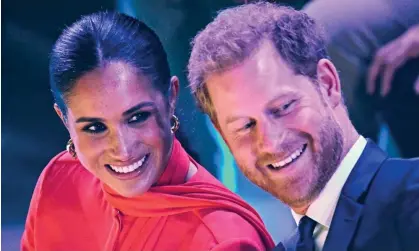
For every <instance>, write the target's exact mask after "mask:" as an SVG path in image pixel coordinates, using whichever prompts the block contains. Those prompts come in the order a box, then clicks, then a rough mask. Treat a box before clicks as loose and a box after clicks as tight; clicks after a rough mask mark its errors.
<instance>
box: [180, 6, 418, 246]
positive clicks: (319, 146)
mask: <svg viewBox="0 0 419 251" xmlns="http://www.w3.org/2000/svg"><path fill="white" fill-rule="evenodd" d="M188 68H189V69H188V70H189V81H190V86H191V89H192V92H193V93H194V95H195V97H196V99H197V101H198V104H199V105H200V107H201V108H202V110H203V111H204V112H206V113H207V114H208V115H209V116H210V118H211V120H212V121H213V123H214V125H215V127H216V128H217V129H218V131H219V132H220V133H221V135H222V136H223V138H224V140H225V142H226V143H227V145H228V146H229V148H230V150H231V152H232V153H233V155H234V157H235V159H236V161H237V163H238V166H239V167H240V169H241V170H242V171H243V173H244V174H245V175H246V176H247V177H248V178H249V179H250V180H251V181H252V182H254V183H255V184H257V185H258V186H259V187H261V188H263V189H264V190H266V191H268V192H269V193H271V194H273V195H274V196H275V197H277V198H278V199H280V200H281V201H283V202H284V203H286V204H287V205H289V206H290V207H291V209H292V213H293V216H294V218H295V220H296V223H297V225H298V231H296V232H295V233H294V234H293V235H292V236H291V237H290V238H289V239H287V240H284V241H283V242H282V243H280V244H278V246H277V248H278V250H285V249H286V250H301V251H302V250H311V251H312V250H326V251H340V250H417V248H418V247H419V238H417V237H418V236H419V199H418V198H419V159H416V160H414V159H412V160H401V159H397V160H396V159H389V158H388V157H387V155H386V154H385V153H384V152H382V151H381V150H380V149H379V148H378V147H377V146H376V145H375V144H374V143H373V142H371V141H369V140H366V139H365V138H364V137H362V136H361V135H359V134H358V132H357V131H356V130H355V128H354V126H353V125H352V123H351V121H350V119H349V117H348V113H347V110H346V107H345V104H344V100H343V97H342V93H341V83H340V80H339V75H338V73H337V71H336V68H335V66H334V65H333V63H332V62H331V61H330V60H329V57H328V55H327V52H326V48H325V41H324V37H323V34H322V30H321V29H320V28H319V27H317V26H316V24H315V22H314V21H313V19H311V18H310V17H308V16H307V15H306V14H304V13H302V12H299V11H296V10H293V9H291V8H286V7H280V6H278V5H274V4H270V3H256V4H247V5H243V6H240V7H236V8H231V9H227V10H224V11H222V12H220V13H219V14H218V16H217V17H216V18H215V20H214V21H213V22H212V23H210V24H209V25H208V26H207V27H206V28H205V29H204V30H203V31H202V32H200V33H199V34H198V35H197V36H196V37H195V39H194V41H193V48H192V54H191V58H190V61H189V66H188ZM384 188H385V189H384ZM278 227H281V226H278Z"/></svg>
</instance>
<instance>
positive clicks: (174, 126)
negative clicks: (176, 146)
mask: <svg viewBox="0 0 419 251" xmlns="http://www.w3.org/2000/svg"><path fill="white" fill-rule="evenodd" d="M172 119H173V121H174V124H173V125H172V127H171V128H170V129H171V131H172V133H175V132H176V131H177V129H179V125H180V122H179V119H178V118H177V117H176V116H175V115H172Z"/></svg>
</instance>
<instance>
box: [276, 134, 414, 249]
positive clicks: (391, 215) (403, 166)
mask: <svg viewBox="0 0 419 251" xmlns="http://www.w3.org/2000/svg"><path fill="white" fill-rule="evenodd" d="M296 241H297V240H296V238H290V239H288V240H286V241H284V245H285V246H286V247H288V248H286V250H292V248H291V249H289V247H290V246H294V243H296ZM275 250H284V249H283V248H279V247H278V246H277V247H276V249H275ZM345 250H351V251H352V250H353V251H361V250H362V251H396V250H397V251H399V250H400V251H401V250H405V251H419V158H418V159H409V160H407V159H395V158H389V157H388V156H387V154H386V153H384V152H383V151H382V150H381V149H380V148H379V147H378V146H377V145H375V144H374V143H373V142H372V141H370V140H368V143H367V145H366V147H365V149H364V151H363V152H362V154H361V157H360V158H359V160H358V161H357V163H356V164H355V167H354V168H353V170H352V172H351V174H350V175H349V177H348V180H347V181H346V183H345V185H344V187H343V189H342V192H341V195H340V197H339V201H338V204H337V206H336V210H335V213H334V215H333V218H332V223H331V226H330V229H329V233H328V235H327V238H326V242H325V244H324V247H323V251H345Z"/></svg>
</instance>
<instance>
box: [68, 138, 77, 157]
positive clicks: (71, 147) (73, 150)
mask: <svg viewBox="0 0 419 251" xmlns="http://www.w3.org/2000/svg"><path fill="white" fill-rule="evenodd" d="M66 149H67V152H69V153H70V155H71V157H73V158H77V153H76V147H75V146H74V143H73V140H72V139H69V140H68V142H67V146H66Z"/></svg>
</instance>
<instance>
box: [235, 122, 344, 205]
mask: <svg viewBox="0 0 419 251" xmlns="http://www.w3.org/2000/svg"><path fill="white" fill-rule="evenodd" d="M319 144H320V147H319V149H317V151H316V152H314V151H313V149H314V145H313V142H312V140H311V142H309V144H308V145H307V149H306V151H308V150H310V149H311V150H312V153H313V154H312V156H313V159H312V163H313V169H312V170H309V171H310V174H311V175H307V176H306V177H307V180H306V182H307V183H308V186H304V187H295V185H294V184H296V183H300V182H301V181H298V180H297V179H298V178H299V177H293V178H294V179H287V180H283V179H281V180H280V181H278V180H274V179H269V178H267V177H266V176H264V175H258V176H259V178H258V177H256V176H255V175H254V172H253V171H251V170H254V168H241V170H243V173H244V175H245V176H246V177H247V178H248V179H249V180H250V181H252V182H253V183H255V184H256V185H257V186H259V187H261V188H262V189H264V190H265V191H267V192H268V193H270V194H272V195H273V196H275V197H276V198H278V199H279V200H281V201H282V202H283V203H284V204H287V205H289V206H291V207H300V206H302V205H307V204H310V203H311V202H312V201H313V200H314V199H316V198H317V196H318V195H319V194H320V192H321V191H322V190H323V188H324V187H325V185H326V184H327V182H328V181H329V180H330V178H331V177H332V175H333V174H334V172H335V171H336V169H337V167H338V165H339V163H340V161H341V158H342V152H343V132H342V130H341V129H340V127H339V125H338V124H337V123H336V122H335V121H334V120H333V119H332V118H331V117H330V116H328V117H327V118H326V119H325V120H324V121H323V123H322V125H321V127H320V142H319ZM303 154H305V153H303ZM297 161H299V160H297ZM238 165H240V163H238ZM285 168H287V167H285ZM291 168H294V167H291ZM296 192H297V195H295V193H296Z"/></svg>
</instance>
